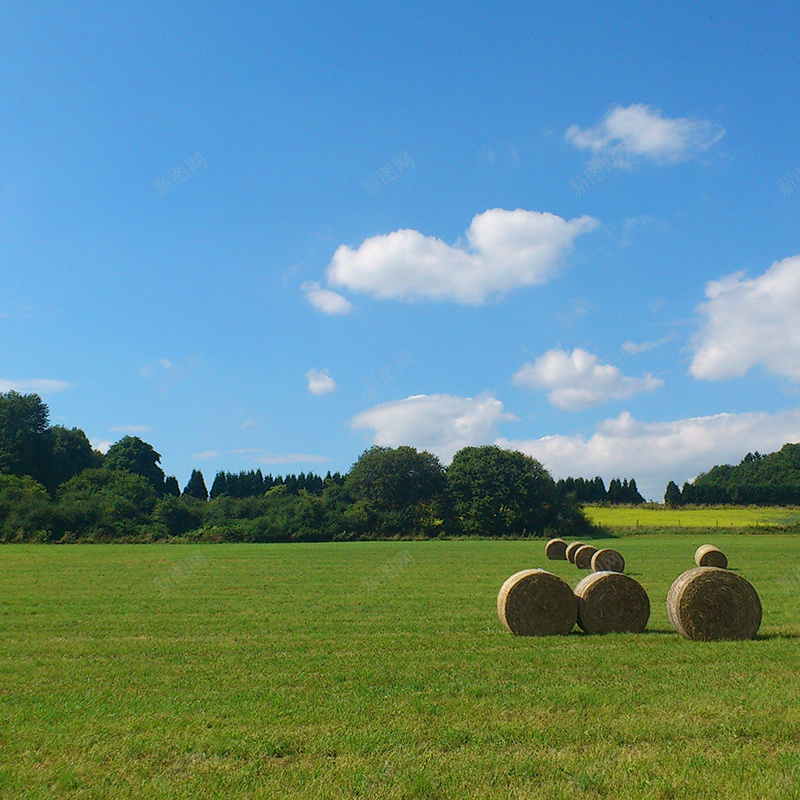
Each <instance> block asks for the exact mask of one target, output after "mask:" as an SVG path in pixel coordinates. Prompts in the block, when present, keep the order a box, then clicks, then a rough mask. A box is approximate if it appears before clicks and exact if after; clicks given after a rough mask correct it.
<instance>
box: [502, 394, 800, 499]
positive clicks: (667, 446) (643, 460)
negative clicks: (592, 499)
mask: <svg viewBox="0 0 800 800" xmlns="http://www.w3.org/2000/svg"><path fill="white" fill-rule="evenodd" d="M798 441H800V409H791V410H788V411H781V412H778V413H775V414H769V413H767V412H751V413H741V414H715V415H714V416H708V417H693V418H690V419H680V420H675V421H672V422H638V421H636V420H635V419H634V418H633V417H632V416H631V415H630V414H629V413H628V412H624V413H622V414H620V415H619V417H617V418H616V419H609V420H606V421H604V422H602V423H600V424H599V425H598V426H597V428H596V431H595V433H594V434H592V435H591V436H589V437H588V438H584V437H583V436H580V435H573V436H545V437H543V438H541V439H529V440H524V441H519V440H517V441H514V440H510V439H499V440H498V441H497V444H499V445H501V446H502V447H508V448H511V449H516V450H521V451H522V452H524V453H527V454H528V455H532V456H534V458H537V459H539V461H541V462H542V463H543V464H544V465H545V467H547V468H548V469H549V470H550V472H551V473H552V474H553V477H555V478H566V477H568V476H572V477H579V476H583V477H586V478H591V477H594V476H595V475H600V476H602V477H603V478H604V480H605V481H606V484H608V481H609V480H610V479H611V478H614V477H623V478H624V477H628V478H631V477H632V478H635V479H636V483H637V485H638V486H639V491H640V492H641V493H642V494H643V495H644V496H645V497H647V498H648V499H653V500H662V499H663V497H664V490H665V488H666V486H667V483H668V482H669V481H670V480H674V481H675V482H676V483H677V484H678V485H679V486H680V485H681V484H682V483H683V482H684V481H687V480H692V479H694V478H695V477H696V476H697V475H698V474H699V473H700V472H705V471H707V470H709V469H710V468H711V467H712V466H714V465H715V464H726V463H734V464H738V463H739V461H741V459H742V458H743V456H744V455H745V453H747V452H751V451H754V450H759V451H760V452H762V453H766V452H771V451H773V450H778V449H780V447H781V446H782V445H784V444H785V443H786V442H798Z"/></svg>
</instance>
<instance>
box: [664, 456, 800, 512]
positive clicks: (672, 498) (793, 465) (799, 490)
mask: <svg viewBox="0 0 800 800" xmlns="http://www.w3.org/2000/svg"><path fill="white" fill-rule="evenodd" d="M664 502H665V503H666V504H667V505H669V506H675V507H677V506H685V505H748V506H749V505H754V506H787V505H800V444H785V445H784V446H783V447H782V448H781V449H780V450H778V451H777V452H775V453H769V454H767V455H761V453H759V452H757V451H756V452H755V453H748V454H747V455H746V456H745V457H744V458H743V459H742V460H741V461H740V462H739V464H737V465H736V466H733V465H731V464H723V465H718V466H715V467H712V468H711V469H710V470H709V471H708V472H704V473H702V474H700V475H698V476H697V477H696V478H695V479H694V480H693V481H692V482H691V483H689V482H686V483H684V484H683V487H682V488H680V489H679V488H678V485H677V484H676V483H675V481H670V482H669V483H668V484H667V489H666V491H665V493H664Z"/></svg>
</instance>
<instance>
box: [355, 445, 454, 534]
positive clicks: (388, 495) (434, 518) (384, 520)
mask: <svg viewBox="0 0 800 800" xmlns="http://www.w3.org/2000/svg"><path fill="white" fill-rule="evenodd" d="M445 483H446V481H445V477H444V468H443V467H442V465H441V463H440V461H439V459H438V458H437V457H436V456H435V455H433V454H432V453H429V452H427V451H424V450H423V451H419V450H417V449H416V448H414V447H409V446H407V445H403V446H401V447H396V448H394V447H380V446H377V445H376V446H374V447H371V448H370V449H369V450H367V451H365V452H364V453H362V454H361V456H360V457H359V459H358V461H356V463H355V464H353V466H352V467H351V469H350V471H349V472H348V473H347V476H346V478H345V481H344V488H345V490H346V492H347V493H348V494H349V495H350V496H351V497H352V498H353V500H354V501H355V503H356V505H357V506H358V507H359V508H360V509H361V512H360V513H359V515H358V519H361V520H362V521H364V524H365V525H367V526H368V528H369V529H371V530H368V529H364V530H363V531H362V533H364V534H368V533H374V534H377V535H383V536H385V535H427V536H430V535H435V533H437V532H438V530H437V528H438V526H440V525H441V522H442V514H443V504H444V489H445ZM354 513H355V512H354ZM351 517H352V519H353V520H355V519H356V517H354V516H352V515H351Z"/></svg>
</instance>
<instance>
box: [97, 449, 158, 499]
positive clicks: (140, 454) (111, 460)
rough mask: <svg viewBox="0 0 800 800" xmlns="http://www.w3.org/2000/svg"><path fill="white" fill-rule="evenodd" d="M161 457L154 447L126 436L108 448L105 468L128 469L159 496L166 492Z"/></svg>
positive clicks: (104, 463)
mask: <svg viewBox="0 0 800 800" xmlns="http://www.w3.org/2000/svg"><path fill="white" fill-rule="evenodd" d="M160 461H161V456H160V455H159V454H158V453H157V452H156V451H155V450H154V449H153V447H152V445H149V444H147V442H143V441H142V440H141V439H140V438H139V437H138V436H124V437H123V438H122V439H120V440H119V441H118V442H117V443H116V444H112V445H111V447H109V448H108V452H107V453H106V457H105V460H104V462H103V466H104V467H105V468H106V469H109V470H115V469H126V470H128V472H133V473H134V474H135V475H140V476H141V477H143V478H144V479H145V480H146V481H147V482H148V483H149V484H150V485H151V486H152V487H153V489H155V491H156V492H157V493H158V494H163V492H164V471H163V470H162V469H161V467H160V466H159V462H160Z"/></svg>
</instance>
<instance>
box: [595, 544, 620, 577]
mask: <svg viewBox="0 0 800 800" xmlns="http://www.w3.org/2000/svg"><path fill="white" fill-rule="evenodd" d="M592 570H593V571H594V572H625V559H624V558H623V557H622V554H621V553H618V552H617V551H616V550H612V549H611V548H610V547H604V548H603V549H602V550H598V551H597V552H596V553H595V554H594V555H593V556H592Z"/></svg>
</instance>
